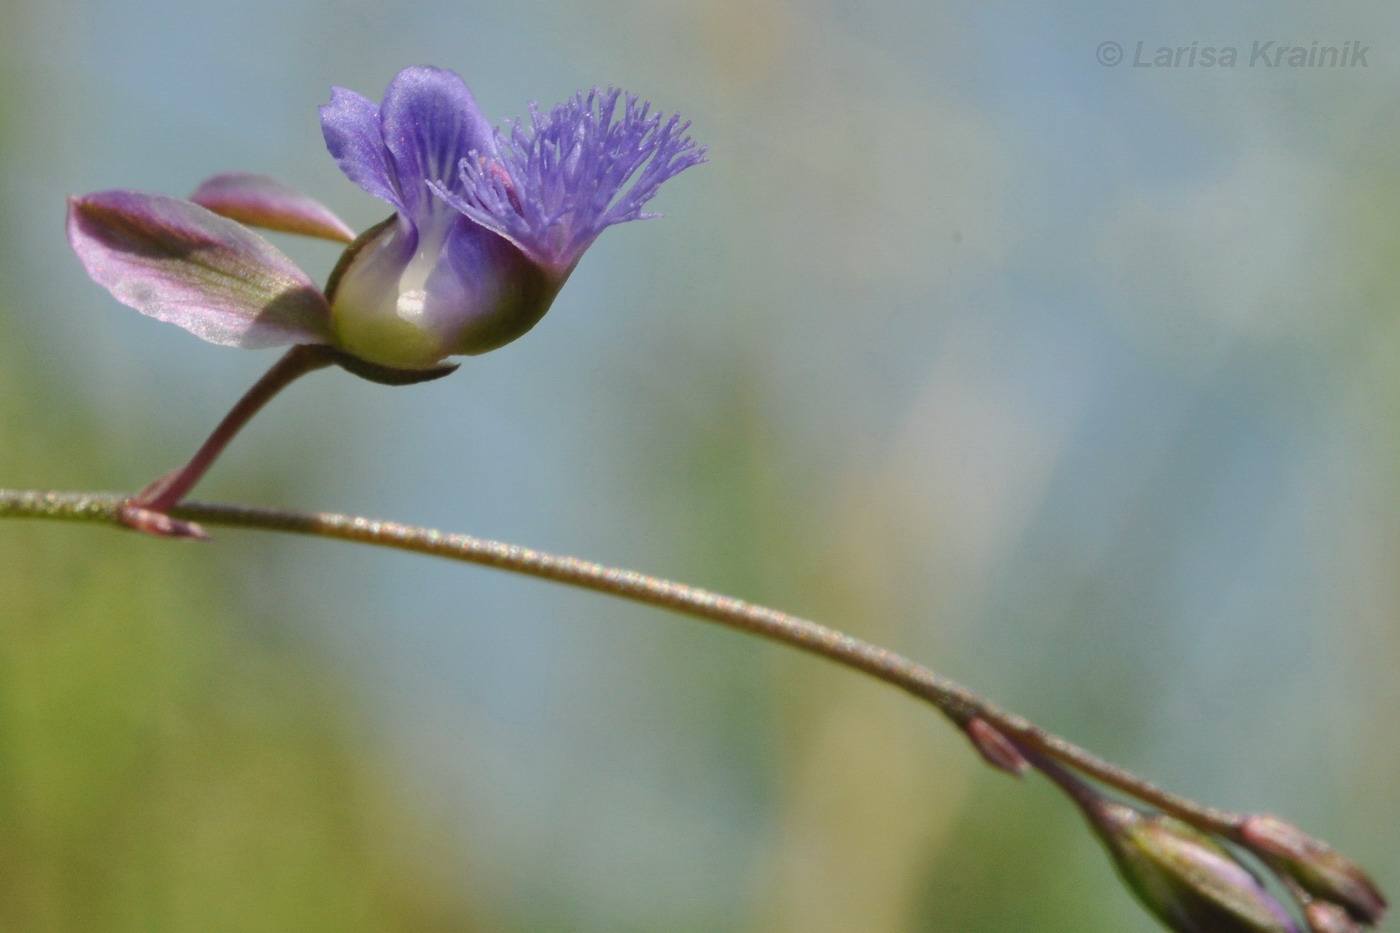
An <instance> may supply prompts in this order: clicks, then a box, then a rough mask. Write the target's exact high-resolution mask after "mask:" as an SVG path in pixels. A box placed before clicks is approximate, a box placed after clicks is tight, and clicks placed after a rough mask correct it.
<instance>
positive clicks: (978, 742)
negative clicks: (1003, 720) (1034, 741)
mask: <svg viewBox="0 0 1400 933" xmlns="http://www.w3.org/2000/svg"><path fill="white" fill-rule="evenodd" d="M963 731H964V732H966V733H967V737H968V738H969V739H971V740H972V747H973V748H975V749H977V754H979V755H981V756H982V759H983V760H984V761H986V762H987V764H989V765H991V766H992V767H994V768H1000V769H1001V770H1003V771H1005V772H1006V773H1008V774H1011V775H1014V776H1016V777H1020V776H1021V775H1023V774H1025V773H1026V769H1027V768H1029V767H1030V766H1031V763H1030V762H1029V761H1027V760H1026V756H1025V755H1023V754H1021V750H1020V749H1019V748H1017V747H1016V744H1015V743H1014V742H1012V741H1011V740H1010V739H1008V738H1007V737H1006V733H1004V732H1002V731H1001V730H1000V729H998V728H996V727H995V726H993V725H992V724H991V723H989V722H987V720H985V719H983V718H982V717H981V716H974V717H972V718H971V719H969V720H968V721H967V722H966V723H964V724H963Z"/></svg>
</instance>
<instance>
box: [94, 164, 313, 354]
mask: <svg viewBox="0 0 1400 933" xmlns="http://www.w3.org/2000/svg"><path fill="white" fill-rule="evenodd" d="M68 241H69V242H70V243H71V244H72V246H73V251H74V252H75V253H77V254H78V259H79V260H80V261H81V262H82V263H83V265H84V266H85V267H86V268H87V272H88V275H90V276H92V279H93V281H95V282H97V283H98V284H99V285H101V286H103V287H104V288H106V289H107V290H108V291H110V292H111V293H112V295H113V296H114V297H115V298H116V299H117V300H118V301H120V302H122V303H123V304H126V305H130V306H131V307H133V308H135V309H136V310H138V311H140V312H141V313H142V314H147V315H149V316H151V317H153V318H155V319H157V320H160V321H167V322H169V323H171V324H176V325H178V326H180V327H183V328H184V329H185V330H187V331H189V332H190V333H192V334H194V335H195V336H197V337H200V338H203V339H204V340H208V341H209V342H211V343H218V344H223V345H225V346H232V347H246V348H250V349H255V348H259V347H271V346H279V345H286V344H294V343H329V342H330V309H329V307H328V306H327V304H326V299H325V298H324V297H323V296H322V295H321V292H320V291H319V290H318V289H317V288H316V286H315V285H314V284H313V283H312V282H311V280H310V279H309V278H307V276H306V273H304V272H302V271H301V269H299V268H298V267H297V265H296V264H295V263H293V262H292V261H291V260H290V259H288V258H287V257H286V256H285V255H284V254H283V253H282V252H281V251H280V250H278V249H277V248H276V247H275V246H273V245H272V244H271V243H268V242H267V241H266V240H264V239H263V238H262V237H260V236H258V235H257V234H256V233H253V232H252V231H251V230H248V229H246V228H245V227H243V226H242V225H240V224H238V223H236V222H234V221H232V220H229V219H227V218H225V217H220V216H219V215H217V214H215V213H213V212H212V211H209V210H207V209H205V208H203V207H200V206H199V205H197V204H194V203H192V202H190V201H185V200H182V199H180V198H172V197H166V196H165V195H159V194H146V193H143V192H139V191H101V192H98V193H96V194H90V195H88V196H87V197H83V198H72V199H70V200H69V210H68Z"/></svg>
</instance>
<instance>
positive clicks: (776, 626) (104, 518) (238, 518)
mask: <svg viewBox="0 0 1400 933" xmlns="http://www.w3.org/2000/svg"><path fill="white" fill-rule="evenodd" d="M127 501H128V500H126V499H125V498H124V497H122V496H119V495H113V494H111V493H71V492H39V491H28V490H6V489H0V518H48V519H58V520H68V521H87V522H96V523H107V524H123V523H124V519H123V514H122V510H123V507H124V505H125V504H126V503H127ZM171 514H172V515H173V516H174V517H175V518H176V519H179V520H185V521H196V522H201V523H203V524H206V525H223V526H229V527H241V528H258V529H263V530H267V531H281V532H287V533H291V534H302V535H312V536H316V537H321V538H334V539H339V540H342V541H356V542H360V543H362V544H372V545H377V546H379V547H390V548H396V549H399V550H404V551H413V552H416V553H419V554H431V555H434V556H437V557H446V558H449V559H452V560H459V561H465V562H467V563H472V564H482V565H485V566H488V567H495V568H498V569H501V570H508V571H511V572H513V573H520V574H525V575H527V576H532V577H538V578H541V579H545V580H553V581H554V582H556V583H563V584H566V585H568V586H575V587H579V588H581V589H586V590H592V591H594V592H598V593H607V594H609V595H612V596H617V597H621V598H623V599H629V600H632V601H633V602H638V603H644V604H647V605H650V606H656V607H659V608H662V609H671V610H674V611H676V612H680V613H684V614H685V615H689V616H694V617H696V618H701V619H707V620H709V621H711V622H717V623H719V624H721V625H725V626H728V627H729V628H733V629H738V630H740V631H745V632H750V633H753V634H755V635H761V636H763V637H765V638H768V639H771V640H773V641H777V642H782V643H783V644H786V645H790V646H792V647H794V648H797V649H798V650H800V651H806V652H807V653H809V654H815V655H819V656H821V657H824V658H827V659H829V660H832V661H835V662H836V663H838V664H841V665H843V666H845V667H849V668H852V669H853V670H858V671H863V672H864V673H866V674H869V675H870V676H872V677H875V678H876V679H878V680H882V681H884V682H885V683H887V684H890V685H892V686H895V687H898V688H900V689H901V690H904V691H906V692H908V693H910V694H913V695H914V696H916V697H918V698H919V699H922V700H924V701H926V702H928V703H930V704H931V705H933V706H934V707H935V708H937V709H938V710H939V711H940V712H941V713H943V715H945V716H947V717H948V718H949V719H950V720H952V721H953V722H954V723H955V724H957V725H958V726H960V727H964V728H966V727H967V726H968V724H969V723H970V722H971V721H972V720H974V719H980V720H982V721H983V722H984V723H986V724H988V725H990V726H991V727H992V728H994V729H996V730H999V731H1000V732H1002V733H1004V734H1005V735H1006V736H1007V737H1008V738H1010V739H1011V740H1012V742H1013V743H1014V744H1015V745H1016V746H1017V747H1019V748H1020V749H1022V750H1025V751H1028V752H1030V753H1031V754H1032V755H1034V754H1036V753H1039V754H1040V755H1044V756H1046V757H1048V758H1051V759H1054V760H1056V761H1059V762H1062V763H1063V764H1065V765H1068V766H1070V767H1072V768H1074V769H1075V770H1077V771H1079V772H1081V773H1083V774H1085V775H1087V776H1089V777H1092V778H1095V779H1096V780H1099V781H1101V782H1103V783H1104V784H1106V785H1108V786H1110V787H1114V788H1116V789H1117V790H1119V791H1122V792H1123V793H1125V794H1129V795H1131V796H1133V797H1135V798H1137V799H1138V800H1140V801H1142V802H1144V803H1147V804H1150V805H1152V806H1154V807H1157V808H1158V809H1160V810H1162V811H1164V812H1166V813H1170V814H1171V815H1173V816H1175V817H1177V818H1178V819H1181V820H1183V821H1184V822H1187V823H1190V824H1192V825H1194V826H1196V827H1197V828H1198V829H1201V830H1202V831H1205V832H1210V833H1223V834H1226V835H1232V836H1233V835H1234V834H1236V833H1237V831H1238V830H1239V827H1240V826H1241V824H1242V823H1243V821H1244V818H1243V817H1242V816H1239V815H1237V814H1233V813H1228V812H1226V811H1223V810H1217V809H1215V808H1213V807H1207V806H1203V805H1201V804H1199V803H1196V802H1195V801H1193V800H1190V799H1188V798H1186V797H1182V796H1179V795H1177V794H1173V793H1170V792H1169V791H1166V790H1163V789H1162V788H1160V787H1157V786H1156V785H1155V784H1153V783H1152V782H1150V781H1148V780H1146V779H1145V778H1142V777H1139V776H1138V775H1136V774H1133V773H1132V772H1130V771H1126V770H1124V769H1123V768H1120V767H1118V766H1117V765H1115V764H1112V763H1111V762H1108V761H1106V760H1104V759H1103V758H1100V757H1098V756H1097V755H1095V754H1093V753H1092V752H1089V751H1087V750H1086V749H1083V748H1080V747H1079V746H1077V745H1074V744H1072V743H1070V742H1068V741H1066V740H1065V739H1062V738H1060V737H1059V736H1057V735H1053V734H1051V733H1049V732H1046V731H1045V730H1043V729H1041V728H1040V727H1039V726H1036V725H1035V724H1034V723H1032V722H1031V721H1030V720H1028V719H1026V718H1025V717H1023V716H1018V715H1016V714H1014V713H1011V712H1008V711H1006V710H1003V709H1001V708H999V707H997V706H996V705H994V704H992V703H990V702H988V701H987V700H985V699H983V698H982V697H980V696H978V695H977V694H976V693H974V692H972V691H971V690H969V689H968V688H967V687H964V686H963V685H962V684H959V683H957V682H956V681H953V680H950V679H949V678H947V677H944V676H943V675H942V674H939V673H937V672H936V671H933V670H930V669H929V668H927V667H924V666H923V665H921V664H917V663H915V662H914V661H911V660H909V659H908V658H906V657H904V656H902V655H900V654H896V653H895V652H893V651H889V650H887V649H885V648H881V647H879V646H878V645H874V644H871V643H870V642H867V641H863V640H862V639H859V638H856V637H855V636H853V635H847V634H845V633H844V632H840V631H837V630H836V629H832V628H827V627H826V626H824V625H821V624H819V623H816V622H812V621H810V620H807V619H803V618H799V617H797V616H793V615H788V614H787V613H785V612H779V611H778V610H776V609H769V608H767V607H765V606H759V605H755V604H753V603H749V602H745V601H744V600H741V599H735V598H734V597H731V596H724V595H722V594H719V593H713V592H711V591H709V590H704V589H701V588H699V587H694V586H687V585H686V584H683V583H676V582H673V581H670V580H664V579H661V578H660V577H653V576H649V575H647V574H643V573H638V572H636V571H632V570H623V569H620V568H616V567H608V566H605V565H603V564H598V563H594V562H593V561H587V560H580V559H579V558H576V557H565V556H561V555H557V554H551V553H549V552H547V551H537V550H534V549H533V548H527V547H521V546H519V545H514V544H506V543H503V542H500V541H491V540H489V539H484V538H475V537H472V536H470V535H461V534H447V533H445V532H441V531H437V530H434V529H431V528H423V527H418V526H414V525H403V524H399V523H398V522H386V521H375V520H372V519H368V518H363V517H359V516H353V515H340V514H335V513H331V512H299V511H290V510H282V509H263V508H250V507H245V506H235V505H217V504H213V503H206V502H186V503H183V504H181V505H179V506H177V507H176V508H174V509H172V510H171ZM1042 770H1043V769H1042Z"/></svg>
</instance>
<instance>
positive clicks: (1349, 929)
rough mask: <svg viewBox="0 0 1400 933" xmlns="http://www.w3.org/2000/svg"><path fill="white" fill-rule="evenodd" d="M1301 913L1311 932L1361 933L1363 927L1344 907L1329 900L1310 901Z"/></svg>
mask: <svg viewBox="0 0 1400 933" xmlns="http://www.w3.org/2000/svg"><path fill="white" fill-rule="evenodd" d="M1303 915H1304V916H1306V917H1307V918H1308V929H1309V930H1310V931H1311V933H1361V931H1362V929H1363V927H1362V926H1361V924H1359V923H1357V922H1356V921H1355V920H1353V919H1351V914H1349V913H1347V912H1346V909H1345V908H1343V907H1342V906H1341V905H1340V904H1333V903H1332V902H1331V901H1311V902H1309V904H1308V906H1306V907H1304V908H1303Z"/></svg>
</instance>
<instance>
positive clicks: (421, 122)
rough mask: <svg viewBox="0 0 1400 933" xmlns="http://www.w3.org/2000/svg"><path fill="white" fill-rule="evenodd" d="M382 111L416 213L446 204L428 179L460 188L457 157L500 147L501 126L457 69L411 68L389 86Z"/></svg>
mask: <svg viewBox="0 0 1400 933" xmlns="http://www.w3.org/2000/svg"><path fill="white" fill-rule="evenodd" d="M381 113H382V121H383V122H382V125H383V129H384V143H385V145H387V146H388V148H389V152H390V154H391V157H392V159H393V165H394V169H395V174H396V176H397V178H398V181H399V193H400V195H401V196H402V197H403V201H404V205H405V206H406V207H407V209H408V214H409V215H410V216H411V217H413V218H415V219H416V218H419V217H421V216H422V215H423V214H424V213H427V212H432V211H435V210H438V209H440V208H441V203H440V202H439V201H438V200H437V199H436V198H434V197H433V195H432V194H431V192H429V190H428V187H427V183H428V182H436V183H437V184H439V185H442V186H444V187H446V188H447V189H449V190H458V189H460V186H461V182H460V181H459V179H458V170H457V163H459V162H461V161H462V160H463V159H465V158H466V157H467V154H468V153H470V152H472V151H473V150H475V151H478V152H483V153H490V152H494V150H495V142H494V141H495V137H496V131H495V129H494V128H493V127H492V126H491V123H490V121H489V120H487V119H486V117H485V115H484V114H482V112H481V108H480V107H478V106H477V104H476V99H475V98H473V97H472V92H471V91H469V90H467V85H466V83H465V82H464V81H463V80H462V79H461V78H460V77H459V76H458V75H457V74H456V73H455V72H452V71H447V70H445V69H441V68H428V67H416V68H405V69H404V70H403V71H400V72H399V73H398V74H397V75H396V76H395V77H394V80H393V81H392V82H390V84H389V88H388V90H386V91H385V92H384V106H383V108H382V111H381Z"/></svg>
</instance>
